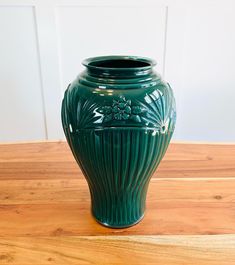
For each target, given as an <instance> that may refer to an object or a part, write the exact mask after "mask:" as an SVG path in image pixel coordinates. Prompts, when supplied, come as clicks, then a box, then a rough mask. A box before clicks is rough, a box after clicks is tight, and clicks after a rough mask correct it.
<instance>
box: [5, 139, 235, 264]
mask: <svg viewBox="0 0 235 265" xmlns="http://www.w3.org/2000/svg"><path fill="white" fill-rule="evenodd" d="M0 264H1V265H3V264H21V265H23V264H31V265H32V264H57V265H59V264H102V265H105V264H144V265H146V264H160V265H173V264H174V265H184V264H185V265H191V264H197V265H202V264H203V265H204V264H206V265H214V264H216V265H225V264H229V265H233V264H235V145H229V144H227V145H213V144H182V143H178V144H177V143H174V144H171V146H170V148H169V150H168V152H167V155H166V156H165V158H164V160H163V161H162V163H161V165H160V167H159V169H158V171H157V172H156V173H155V175H154V177H153V178H152V180H151V183H150V188H149V193H148V198H147V212H146V216H145V218H144V220H143V221H142V222H140V223H139V224H138V225H136V226H133V227H131V228H128V229H109V228H105V227H103V226H101V225H99V224H97V223H96V222H95V220H94V219H93V218H92V216H91V214H90V198H89V193H88V187H87V184H86V182H85V180H84V178H83V176H82V174H81V171H80V170H79V168H78V167H77V165H76V163H75V162H74V159H73V157H72V155H71V153H70V150H69V149H68V146H67V144H66V143H64V142H42V143H28V144H2V145H0Z"/></svg>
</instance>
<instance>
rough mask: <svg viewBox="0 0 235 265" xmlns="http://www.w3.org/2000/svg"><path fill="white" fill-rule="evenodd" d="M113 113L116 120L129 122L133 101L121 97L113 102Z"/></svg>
mask: <svg viewBox="0 0 235 265" xmlns="http://www.w3.org/2000/svg"><path fill="white" fill-rule="evenodd" d="M112 112H113V117H114V119H115V120H128V119H129V117H130V115H131V100H126V99H125V97H120V98H119V99H118V100H113V104H112Z"/></svg>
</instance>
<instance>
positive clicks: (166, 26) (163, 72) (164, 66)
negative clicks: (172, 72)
mask: <svg viewBox="0 0 235 265" xmlns="http://www.w3.org/2000/svg"><path fill="white" fill-rule="evenodd" d="M167 33H168V6H166V9H165V35H164V47H163V69H162V76H163V78H165V73H166V49H167Z"/></svg>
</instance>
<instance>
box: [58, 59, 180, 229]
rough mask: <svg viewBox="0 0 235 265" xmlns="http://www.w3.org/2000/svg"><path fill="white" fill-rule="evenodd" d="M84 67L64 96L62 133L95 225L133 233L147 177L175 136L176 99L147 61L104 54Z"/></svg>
mask: <svg viewBox="0 0 235 265" xmlns="http://www.w3.org/2000/svg"><path fill="white" fill-rule="evenodd" d="M83 64H84V65H85V66H86V70H85V71H84V72H83V73H81V74H80V75H79V76H78V77H77V79H76V80H75V81H74V82H73V83H72V84H71V85H69V87H68V89H67V90H66V91H65V95H64V99H63V103H62V123H63V128H64V132H65V135H66V138H67V141H68V143H69V146H70V148H71V150H72V152H73V155H74V157H75V159H76V161H77V163H78V164H79V166H80V168H81V170H82V172H83V174H84V176H85V178H86V180H87V182H88V185H89V189H90V194H91V202H92V213H93V215H94V217H95V218H96V220H97V221H98V222H100V223H101V224H103V225H106V226H109V227H115V228H119V227H120V228H121V227H128V226H131V225H133V224H136V223H138V222H139V221H140V220H141V218H142V217H143V216H144V212H145V200H146V193H147V189H148V184H149V181H150V178H151V176H152V174H153V172H154V171H155V170H156V168H157V166H158V165H159V163H160V161H161V159H162V157H163V156H164V154H165V152H166V149H167V147H168V144H169V142H170V139H171V136H172V134H173V131H174V126H175V119H176V112H175V100H174V96H173V93H172V89H171V88H170V86H169V84H167V83H165V82H164V81H163V80H162V79H161V77H160V76H159V75H158V74H156V73H155V72H154V71H153V66H154V65H155V63H154V62H153V61H152V60H150V59H147V58H140V57H129V56H106V57H95V58H90V59H87V60H85V61H84V63H83Z"/></svg>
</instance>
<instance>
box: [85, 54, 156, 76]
mask: <svg viewBox="0 0 235 265" xmlns="http://www.w3.org/2000/svg"><path fill="white" fill-rule="evenodd" d="M83 65H84V66H85V67H86V68H87V72H88V74H89V75H91V76H96V77H101V78H115V79H118V78H122V79H125V78H136V77H144V76H147V75H150V74H152V72H153V67H154V66H155V65H156V63H155V61H153V60H151V59H149V58H144V57H137V56H100V57H93V58H88V59H86V60H85V61H83Z"/></svg>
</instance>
